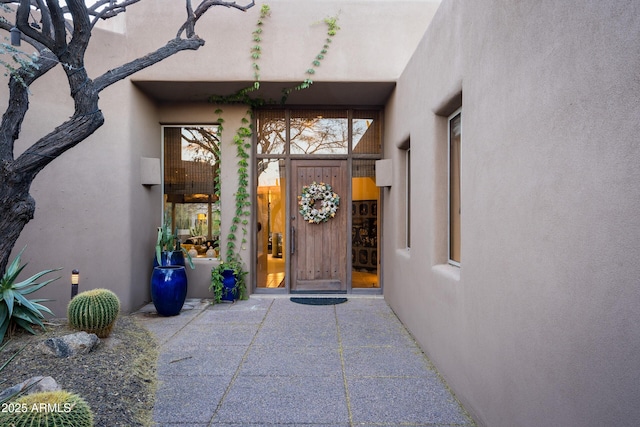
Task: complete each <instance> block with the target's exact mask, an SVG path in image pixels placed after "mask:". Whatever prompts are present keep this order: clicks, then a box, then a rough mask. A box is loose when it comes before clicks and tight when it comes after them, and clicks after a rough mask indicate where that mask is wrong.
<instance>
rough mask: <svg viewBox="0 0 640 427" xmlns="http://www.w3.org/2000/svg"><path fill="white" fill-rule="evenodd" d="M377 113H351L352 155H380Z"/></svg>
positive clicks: (380, 138) (380, 139) (379, 132)
mask: <svg viewBox="0 0 640 427" xmlns="http://www.w3.org/2000/svg"><path fill="white" fill-rule="evenodd" d="M380 127H381V126H380V120H378V112H377V111H360V110H355V111H354V112H353V125H352V133H353V136H352V138H353V140H352V143H351V145H352V150H353V154H380V153H381V152H382V147H381V145H382V137H381V130H380Z"/></svg>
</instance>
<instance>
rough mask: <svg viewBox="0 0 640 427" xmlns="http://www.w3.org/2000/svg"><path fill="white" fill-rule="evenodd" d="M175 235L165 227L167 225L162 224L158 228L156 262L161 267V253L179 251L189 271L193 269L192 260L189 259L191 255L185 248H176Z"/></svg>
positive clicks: (176, 239) (176, 240)
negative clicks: (189, 268)
mask: <svg viewBox="0 0 640 427" xmlns="http://www.w3.org/2000/svg"><path fill="white" fill-rule="evenodd" d="M176 234H178V233H177V230H176V233H175V234H173V233H171V230H170V229H169V227H168V226H167V224H166V223H165V224H163V225H162V226H161V227H158V238H157V240H156V262H157V263H158V265H162V252H175V251H181V252H182V253H183V254H184V257H185V259H186V260H187V263H188V264H189V267H191V269H194V268H195V266H194V265H193V260H192V259H191V255H189V252H187V251H186V250H185V248H183V247H180V248H178V238H177V237H176Z"/></svg>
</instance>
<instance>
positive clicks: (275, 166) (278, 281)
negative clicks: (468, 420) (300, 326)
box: [256, 159, 287, 288]
mask: <svg viewBox="0 0 640 427" xmlns="http://www.w3.org/2000/svg"><path fill="white" fill-rule="evenodd" d="M284 165H285V163H284V160H282V159H260V160H258V191H257V221H258V223H257V226H256V230H257V234H258V238H257V245H256V246H257V257H258V271H257V280H256V284H257V286H258V287H259V288H260V287H262V288H283V287H284V286H285V282H284V274H285V260H286V255H287V251H286V244H285V239H286V238H287V233H286V211H285V209H286V205H285V203H286V186H285V166H284Z"/></svg>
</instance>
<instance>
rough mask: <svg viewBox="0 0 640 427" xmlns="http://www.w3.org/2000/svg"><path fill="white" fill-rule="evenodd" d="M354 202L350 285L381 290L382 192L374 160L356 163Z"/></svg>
mask: <svg viewBox="0 0 640 427" xmlns="http://www.w3.org/2000/svg"><path fill="white" fill-rule="evenodd" d="M351 185H352V195H353V197H352V202H351V216H352V227H351V265H352V271H351V286H352V287H353V288H378V287H380V281H379V278H378V258H379V257H378V255H379V253H380V251H379V242H380V239H379V236H380V233H379V230H378V212H379V206H380V189H379V188H378V187H376V172H375V160H354V161H353V176H352V178H351Z"/></svg>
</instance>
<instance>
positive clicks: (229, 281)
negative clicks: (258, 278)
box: [209, 259, 248, 304]
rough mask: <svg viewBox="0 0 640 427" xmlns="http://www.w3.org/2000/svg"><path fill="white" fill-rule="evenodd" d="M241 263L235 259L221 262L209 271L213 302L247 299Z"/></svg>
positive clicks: (244, 272) (245, 273)
mask: <svg viewBox="0 0 640 427" xmlns="http://www.w3.org/2000/svg"><path fill="white" fill-rule="evenodd" d="M247 273H248V272H247V271H245V270H244V267H243V265H242V262H241V261H239V260H237V259H228V260H227V261H221V262H220V264H218V265H217V266H216V267H213V268H212V269H211V286H209V289H210V290H211V291H213V302H214V304H215V303H219V302H221V301H231V302H233V301H235V300H237V299H246V298H247V286H246V276H247Z"/></svg>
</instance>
